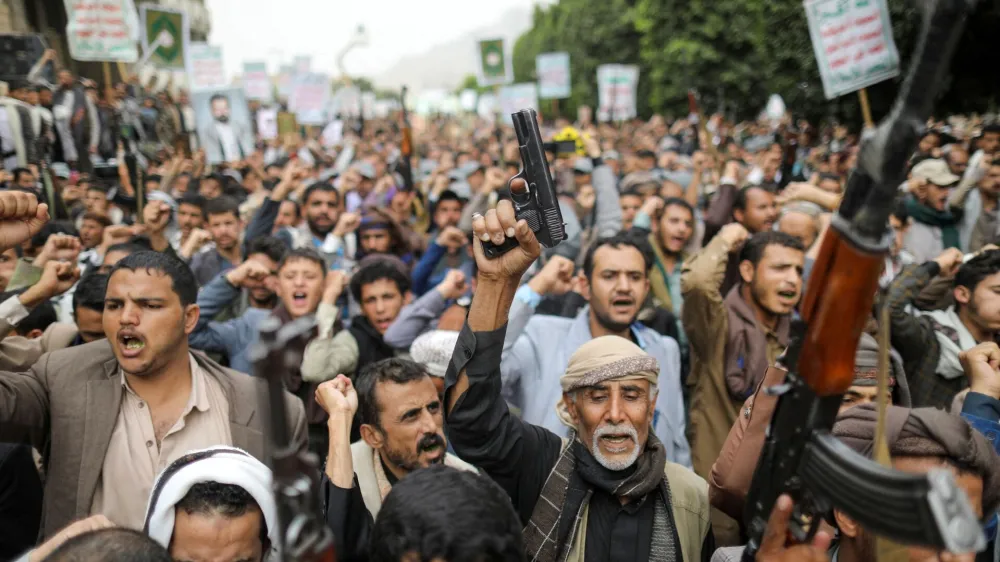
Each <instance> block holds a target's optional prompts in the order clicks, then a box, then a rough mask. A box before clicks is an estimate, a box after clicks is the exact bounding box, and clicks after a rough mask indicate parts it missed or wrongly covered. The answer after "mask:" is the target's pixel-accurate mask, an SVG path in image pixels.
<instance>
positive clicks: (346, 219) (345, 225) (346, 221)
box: [333, 213, 361, 236]
mask: <svg viewBox="0 0 1000 562" xmlns="http://www.w3.org/2000/svg"><path fill="white" fill-rule="evenodd" d="M359 226H361V215H360V214H358V213H342V214H341V215H340V218H339V219H337V226H335V227H334V228H333V235H334V236H344V235H346V234H350V233H351V232H354V231H355V230H357V229H358V227H359Z"/></svg>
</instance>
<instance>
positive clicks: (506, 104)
mask: <svg viewBox="0 0 1000 562" xmlns="http://www.w3.org/2000/svg"><path fill="white" fill-rule="evenodd" d="M528 108H531V109H534V110H535V111H538V85H537V84H535V83H534V82H525V83H522V84H512V85H510V86H503V87H502V88H500V113H502V114H503V120H504V123H507V124H508V125H510V124H512V123H513V120H512V119H511V118H510V115H511V114H512V113H517V112H518V111H520V110H522V109H528Z"/></svg>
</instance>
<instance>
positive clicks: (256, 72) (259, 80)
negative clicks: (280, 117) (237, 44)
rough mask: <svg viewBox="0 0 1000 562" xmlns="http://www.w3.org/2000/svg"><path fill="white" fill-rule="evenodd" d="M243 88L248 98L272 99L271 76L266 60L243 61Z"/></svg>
mask: <svg viewBox="0 0 1000 562" xmlns="http://www.w3.org/2000/svg"><path fill="white" fill-rule="evenodd" d="M243 89H244V90H246V93H247V99H250V100H258V101H262V102H265V103H266V102H269V101H271V91H272V88H271V77H270V76H268V74H267V63H266V62H245V63H243Z"/></svg>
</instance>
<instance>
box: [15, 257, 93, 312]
mask: <svg viewBox="0 0 1000 562" xmlns="http://www.w3.org/2000/svg"><path fill="white" fill-rule="evenodd" d="M79 279H80V268H79V267H77V266H76V262H75V261H74V262H62V261H55V260H51V261H49V262H48V263H46V264H45V269H44V270H43V271H42V277H41V278H40V279H39V280H38V282H37V283H35V284H34V285H32V286H30V287H28V289H27V290H25V291H24V292H23V293H21V295H20V297H19V298H20V299H21V304H23V305H24V306H25V307H26V308H29V309H30V308H34V307H36V306H38V305H40V304H42V303H43V302H45V301H47V300H49V299H51V298H53V297H57V296H59V295H61V294H63V293H65V292H66V291H68V290H70V288H71V287H72V286H73V285H74V284H76V282H77V281H78V280H79Z"/></svg>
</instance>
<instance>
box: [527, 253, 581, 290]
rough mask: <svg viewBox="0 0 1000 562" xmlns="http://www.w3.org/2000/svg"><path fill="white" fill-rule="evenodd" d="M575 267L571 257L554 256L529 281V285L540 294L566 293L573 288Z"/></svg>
mask: <svg viewBox="0 0 1000 562" xmlns="http://www.w3.org/2000/svg"><path fill="white" fill-rule="evenodd" d="M574 269H575V265H574V264H573V261H572V260H570V259H569V258H565V257H563V256H552V258H550V259H549V261H548V262H547V263H546V264H545V267H543V268H542V270H541V271H539V272H538V275H535V276H534V277H533V278H532V279H531V281H529V282H528V286H530V287H531V289H532V290H533V291H535V292H536V293H538V294H539V295H548V296H556V297H557V296H560V295H565V294H566V293H568V292H570V291H571V290H572V289H573V271H574Z"/></svg>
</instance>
